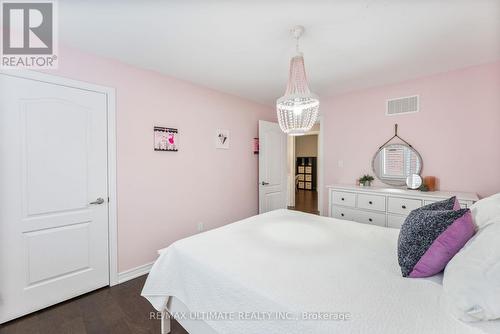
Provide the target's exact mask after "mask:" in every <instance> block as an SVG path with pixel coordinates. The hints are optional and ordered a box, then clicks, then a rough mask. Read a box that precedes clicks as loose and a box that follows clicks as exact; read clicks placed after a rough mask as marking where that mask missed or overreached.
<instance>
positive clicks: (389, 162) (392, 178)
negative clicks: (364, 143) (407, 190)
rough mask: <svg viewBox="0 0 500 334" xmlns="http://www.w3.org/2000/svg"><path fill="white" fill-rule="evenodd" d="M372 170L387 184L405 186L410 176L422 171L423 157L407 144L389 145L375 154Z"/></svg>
mask: <svg viewBox="0 0 500 334" xmlns="http://www.w3.org/2000/svg"><path fill="white" fill-rule="evenodd" d="M372 168H373V172H374V173H375V175H376V176H377V177H378V178H379V180H380V181H382V182H384V183H385V184H390V185H392V186H404V185H406V178H407V177H408V176H410V175H412V174H417V175H418V174H420V172H421V171H422V157H421V156H420V154H418V152H417V151H416V150H415V149H414V148H413V147H410V146H408V145H406V144H389V145H385V146H383V147H382V148H380V149H379V150H378V151H377V153H375V156H374V157H373V160H372Z"/></svg>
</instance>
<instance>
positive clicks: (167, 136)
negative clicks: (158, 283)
mask: <svg viewBox="0 0 500 334" xmlns="http://www.w3.org/2000/svg"><path fill="white" fill-rule="evenodd" d="M178 134H179V132H178V130H177V129H173V128H164V127H160V126H155V127H154V149H155V151H170V152H177V151H178V142H177V140H178Z"/></svg>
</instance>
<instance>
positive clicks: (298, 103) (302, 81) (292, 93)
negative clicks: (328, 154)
mask: <svg viewBox="0 0 500 334" xmlns="http://www.w3.org/2000/svg"><path fill="white" fill-rule="evenodd" d="M303 33H304V27H303V26H296V27H294V28H293V29H292V30H291V34H292V36H293V38H295V43H296V44H295V47H296V55H295V56H294V57H292V59H290V74H289V78H288V84H287V86H286V91H285V95H283V96H282V97H280V98H279V99H278V100H277V101H276V111H277V113H278V122H279V125H280V127H281V130H283V132H285V133H287V134H289V135H292V136H294V135H295V136H297V135H301V134H304V133H306V132H307V131H309V130H311V128H312V127H313V125H314V123H315V122H316V119H317V118H318V112H319V100H318V97H317V96H316V95H315V94H313V93H311V91H310V90H309V85H308V83H307V77H306V69H305V67H304V55H303V54H302V52H300V50H299V38H300V37H301V36H302V34H303Z"/></svg>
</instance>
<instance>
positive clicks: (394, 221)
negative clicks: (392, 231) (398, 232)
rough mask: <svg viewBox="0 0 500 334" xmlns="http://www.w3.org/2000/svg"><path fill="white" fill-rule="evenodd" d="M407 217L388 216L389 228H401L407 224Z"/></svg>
mask: <svg viewBox="0 0 500 334" xmlns="http://www.w3.org/2000/svg"><path fill="white" fill-rule="evenodd" d="M406 217H407V216H395V215H388V216H387V227H390V228H401V225H403V223H404V222H405V219H406Z"/></svg>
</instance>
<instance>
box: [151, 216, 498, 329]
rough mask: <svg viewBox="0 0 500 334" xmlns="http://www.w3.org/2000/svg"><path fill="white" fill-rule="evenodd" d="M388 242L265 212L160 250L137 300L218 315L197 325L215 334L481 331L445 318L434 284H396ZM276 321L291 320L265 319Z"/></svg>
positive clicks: (343, 226)
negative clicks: (179, 305) (321, 317)
mask: <svg viewBox="0 0 500 334" xmlns="http://www.w3.org/2000/svg"><path fill="white" fill-rule="evenodd" d="M397 238H398V230H393V229H387V228H381V227H377V226H369V225H364V224H357V223H353V222H347V221H343V220H336V219H332V218H325V217H318V216H313V215H308V214H304V213H299V212H294V211H287V210H278V211H273V212H269V213H266V214H263V215H259V216H255V217H251V218H248V219H245V220H242V221H239V222H236V223H234V224H230V225H227V226H224V227H221V228H218V229H215V230H212V231H209V232H206V233H201V234H197V235H195V236H192V237H190V238H186V239H183V240H179V241H177V242H176V243H174V244H172V245H171V246H170V247H168V248H166V249H164V250H162V251H161V252H160V254H161V255H160V257H159V258H158V260H157V261H156V263H155V264H154V266H153V268H152V270H151V273H150V274H149V277H148V279H147V281H146V284H145V286H144V289H143V291H142V295H143V296H145V297H146V298H147V299H148V300H149V301H150V302H151V303H152V304H153V306H154V307H155V308H156V309H157V310H161V309H162V308H163V307H164V305H165V304H166V302H167V300H168V298H169V296H174V297H176V298H177V299H179V300H180V301H182V302H183V303H184V304H185V305H186V306H187V307H188V308H189V310H190V311H192V312H225V313H224V316H225V317H226V318H228V317H231V318H232V319H233V320H217V319H213V318H214V317H213V315H214V314H213V313H212V315H211V316H209V317H208V318H212V320H208V321H207V323H208V325H210V326H211V327H212V328H213V329H214V330H215V331H216V332H218V333H221V334H222V333H228V334H235V333H239V334H251V333H252V334H264V333H275V334H279V333H283V334H285V333H286V334H294V333H297V334H299V333H300V334H304V333H316V334H322V333H325V334H326V333H328V334H330V333H380V334H382V333H383V334H390V333H395V334H396V333H397V334H401V333H416V334H422V333H440V334H441V333H478V332H481V331H480V330H479V329H478V328H476V327H471V326H470V325H468V324H465V323H462V322H460V321H458V320H455V319H454V318H452V317H451V316H450V315H448V313H447V312H446V311H445V308H444V307H443V305H442V303H443V302H442V299H443V298H442V286H441V284H440V282H439V279H409V278H403V277H401V273H400V270H399V266H398V263H397V250H396V249H397ZM238 312H247V313H238ZM262 312H270V313H262ZM276 312H282V313H276ZM303 312H308V313H307V316H314V315H317V314H318V313H317V312H327V313H319V314H321V315H325V314H328V315H329V316H331V317H335V316H336V315H335V314H338V315H339V316H345V315H346V314H347V316H350V319H349V320H321V321H317V320H304V319H303ZM266 314H267V315H269V316H270V317H271V319H270V320H269V319H267V317H266ZM200 315H204V316H206V313H200V314H199V315H198V316H200ZM220 315H222V313H220ZM283 315H286V316H287V317H289V318H294V317H295V316H296V317H297V319H298V320H282V319H274V318H273V317H274V316H279V317H283ZM221 317H222V318H223V316H221ZM245 317H249V318H260V319H265V320H262V321H255V320H243V318H245ZM205 319H206V318H205ZM491 326H495V328H496V329H497V330H498V329H499V327H498V324H494V325H491Z"/></svg>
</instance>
